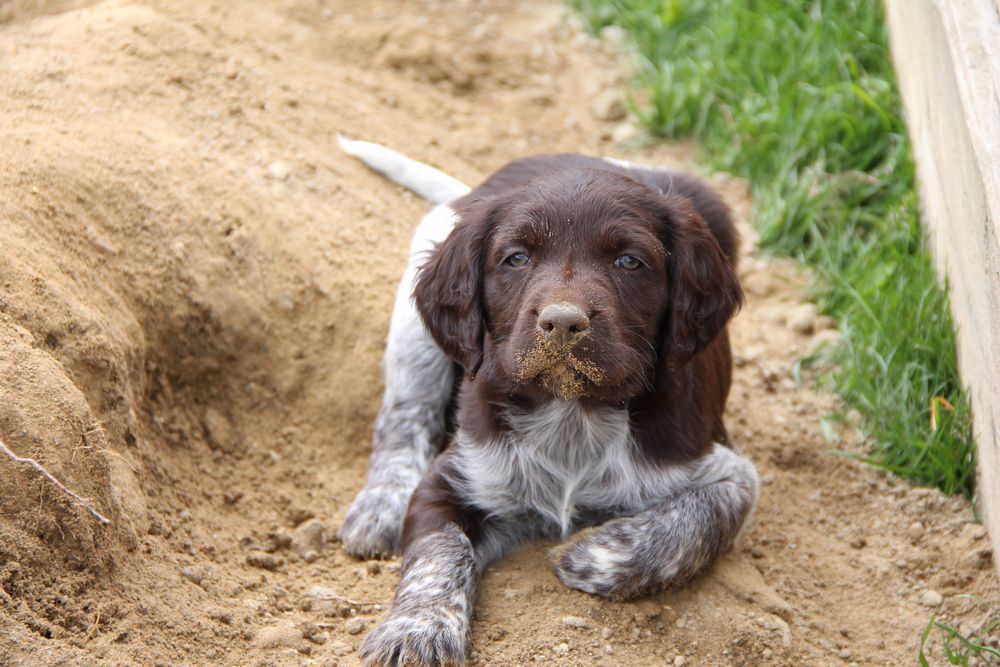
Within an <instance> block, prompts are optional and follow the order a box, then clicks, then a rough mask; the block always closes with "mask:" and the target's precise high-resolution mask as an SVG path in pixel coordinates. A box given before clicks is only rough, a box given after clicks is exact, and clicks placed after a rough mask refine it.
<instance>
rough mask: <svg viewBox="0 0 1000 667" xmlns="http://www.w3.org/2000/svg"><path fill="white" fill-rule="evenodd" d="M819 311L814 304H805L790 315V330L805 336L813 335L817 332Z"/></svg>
mask: <svg viewBox="0 0 1000 667" xmlns="http://www.w3.org/2000/svg"><path fill="white" fill-rule="evenodd" d="M818 315H819V311H818V310H817V308H816V304H814V303H804V304H802V305H801V306H798V307H796V308H794V309H793V310H792V311H791V312H790V313H788V320H787V321H788V328H789V329H791V330H792V331H794V332H795V333H798V334H802V335H803V336H809V335H812V333H813V332H814V331H815V330H816V317H817V316H818Z"/></svg>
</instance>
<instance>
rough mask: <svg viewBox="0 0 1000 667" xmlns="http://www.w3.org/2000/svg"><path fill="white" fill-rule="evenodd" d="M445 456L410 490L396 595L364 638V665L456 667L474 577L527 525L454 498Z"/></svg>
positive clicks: (464, 644) (465, 643) (468, 619)
mask: <svg viewBox="0 0 1000 667" xmlns="http://www.w3.org/2000/svg"><path fill="white" fill-rule="evenodd" d="M446 457H447V454H445V455H443V456H442V458H441V459H439V460H438V462H437V463H436V464H435V467H434V469H433V470H432V471H431V472H430V473H429V474H428V475H427V476H426V477H425V478H424V480H423V481H422V482H421V483H420V486H419V487H418V488H417V490H416V492H415V493H414V495H413V501H412V502H411V503H410V509H409V512H408V513H407V517H406V528H405V530H404V542H405V553H404V556H403V566H402V568H401V570H400V581H399V587H398V588H397V589H396V598H395V600H394V601H393V603H392V607H391V608H390V609H389V611H388V613H387V614H386V616H385V618H384V619H383V620H382V622H381V623H380V624H379V625H378V626H377V627H376V628H375V629H374V630H372V632H371V633H370V634H369V635H368V636H367V637H366V638H365V641H364V643H363V644H362V645H361V649H360V650H359V654H360V656H361V657H362V659H363V660H364V663H365V665H368V666H371V665H386V666H396V665H408V666H415V667H416V666H431V665H434V666H437V665H462V664H464V663H465V654H466V651H467V650H468V645H469V630H470V625H471V620H472V611H473V606H474V604H475V598H476V589H477V587H478V582H479V577H480V576H481V574H482V571H483V569H484V568H485V567H486V565H487V564H488V563H489V562H491V561H492V560H494V559H495V558H497V557H498V556H499V555H500V554H501V552H502V551H503V550H504V549H505V548H506V547H507V546H510V545H511V544H513V543H514V542H516V541H519V540H520V539H523V538H524V537H527V536H528V533H527V531H528V526H526V525H523V524H522V525H518V526H511V525H501V524H499V523H496V522H493V521H491V520H489V519H487V518H486V517H485V516H483V515H481V514H480V513H477V512H475V511H473V510H470V509H469V508H468V507H467V506H466V505H465V504H464V503H462V502H460V500H459V499H458V497H457V495H456V494H455V492H454V491H453V490H452V487H451V484H450V482H448V481H447V479H446V476H445V475H444V474H443V473H442V469H443V468H444V467H446V466H447V465H448V464H447V461H446V460H444V459H446Z"/></svg>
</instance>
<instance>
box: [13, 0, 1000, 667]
mask: <svg viewBox="0 0 1000 667" xmlns="http://www.w3.org/2000/svg"><path fill="white" fill-rule="evenodd" d="M457 6H461V9H460V10H458V9H456V7H457ZM0 53H2V58H3V59H2V61H0V63H2V65H0V67H2V72H3V74H2V76H0V135H2V136H3V137H4V150H3V151H0V248H2V252H0V439H2V440H3V442H5V443H6V445H7V446H9V447H10V449H11V450H12V451H14V452H16V453H17V454H18V455H20V456H25V457H31V458H33V459H36V460H37V461H39V462H40V463H41V464H43V465H44V466H45V467H46V468H47V469H48V470H49V471H51V472H52V473H53V474H54V475H56V476H57V477H58V478H59V479H60V480H61V481H63V482H64V483H65V484H66V485H67V486H68V487H69V488H71V489H73V490H74V491H75V492H77V493H78V494H80V495H81V496H84V497H86V498H88V499H90V500H91V501H92V502H93V504H94V506H95V507H96V508H97V509H98V510H99V511H100V512H101V513H102V514H105V515H107V516H108V517H109V518H110V519H111V520H112V525H111V526H102V525H101V524H99V523H98V522H97V521H95V520H94V519H93V517H91V516H90V515H89V514H87V512H86V511H85V510H84V509H83V508H82V507H80V506H79V505H78V504H75V503H73V502H72V501H71V499H69V498H68V497H67V496H65V495H64V494H62V493H61V492H59V491H58V490H57V489H55V488H54V487H53V486H52V485H51V484H49V483H48V482H46V481H45V480H43V479H41V478H40V477H39V476H38V475H37V474H36V473H35V472H34V471H33V470H32V469H31V468H29V467H28V466H26V465H24V464H18V463H15V462H13V461H10V460H9V459H7V458H5V457H3V456H0V498H2V504H0V665H8V664H9V665H21V664H30V663H34V664H72V665H78V664H84V665H87V664H101V665H104V664H181V663H184V664H198V665H201V664H226V665H246V664H300V663H305V664H330V665H332V664H337V663H338V662H339V663H340V664H354V663H355V662H356V658H355V656H354V653H353V651H354V649H355V648H356V646H357V644H358V643H359V642H360V638H361V637H362V636H363V634H361V633H360V629H361V628H364V627H370V626H371V624H372V623H373V622H375V620H377V617H378V615H379V614H380V612H381V611H382V605H384V604H386V603H387V602H388V601H389V600H390V599H391V595H392V590H393V588H394V585H395V570H396V569H398V563H394V562H389V563H382V564H378V563H369V564H365V563H359V562H357V561H354V560H352V559H350V558H349V557H347V556H346V555H344V554H343V553H341V552H340V550H339V549H338V548H337V545H336V544H331V543H330V536H331V535H332V534H334V533H335V530H336V527H337V526H338V525H339V521H340V519H341V518H342V516H343V512H344V511H345V509H346V506H347V503H348V502H349V501H350V499H351V498H352V496H353V494H354V492H355V491H356V490H357V489H358V488H359V487H360V485H361V483H362V481H363V476H364V469H365V464H366V460H367V452H368V442H369V439H370V428H371V423H372V420H373V418H374V415H375V411H376V409H377V406H378V402H379V397H380V389H381V386H380V379H379V372H378V360H379V358H380V356H381V349H382V344H383V337H384V335H385V330H386V327H387V322H388V315H389V307H390V303H391V299H392V295H393V292H394V289H395V282H396V280H397V279H398V275H399V274H400V272H401V270H402V267H403V263H404V259H405V257H404V255H405V252H406V248H407V244H408V240H409V234H410V232H411V230H412V228H413V226H414V224H415V222H416V220H417V219H418V218H419V216H420V215H422V213H423V211H424V210H425V208H426V205H425V204H424V203H423V202H421V201H419V200H417V199H416V198H414V197H413V196H412V195H410V194H408V193H405V192H402V191H401V190H399V189H398V188H396V187H394V186H391V185H388V184H387V183H385V182H384V181H382V180H381V179H380V178H379V177H377V176H376V175H374V174H372V173H370V172H368V171H366V170H365V169H364V168H363V167H362V166H360V165H359V164H357V163H355V162H353V161H351V160H350V159H348V158H346V157H345V156H343V155H342V154H341V153H340V152H339V150H338V149H337V147H336V140H335V136H336V133H337V132H345V133H347V134H349V135H353V136H356V137H361V138H367V139H372V140H377V141H380V142H382V143H386V144H389V145H391V146H393V147H395V148H398V149H400V150H402V151H404V152H407V153H409V154H411V155H413V156H415V157H417V158H419V159H422V160H425V161H428V162H432V163H433V164H435V165H436V166H439V167H441V168H443V169H445V170H447V171H449V172H450V173H452V174H454V175H456V176H458V177H459V178H463V179H465V180H467V181H469V182H474V181H476V180H477V179H479V178H481V177H483V176H484V175H485V174H487V173H489V171H491V170H492V169H495V168H496V167H498V166H500V165H501V164H503V162H505V161H506V160H509V159H513V158H515V157H518V156H521V155H524V154H527V153H530V152H538V151H555V150H578V151H586V152H592V153H596V154H602V153H603V154H608V153H613V154H618V155H622V156H623V157H628V158H630V159H636V160H647V161H656V162H660V163H664V162H676V160H677V159H678V158H681V157H683V155H682V152H681V151H679V150H673V151H666V150H664V149H643V148H641V147H636V148H633V149H631V150H625V148H624V147H623V146H621V145H620V144H615V143H613V142H612V141H611V140H610V139H611V138H612V137H614V138H615V139H622V138H624V137H626V136H627V135H629V134H631V133H632V132H631V130H630V127H629V126H628V125H627V124H626V125H622V126H614V125H612V124H610V123H609V122H606V121H600V120H598V119H597V118H595V114H596V115H597V116H601V117H608V116H611V117H614V116H615V113H612V112H609V111H608V109H606V108H598V109H594V108H593V104H592V103H591V100H594V99H596V98H598V97H600V96H599V93H602V92H603V91H606V90H609V89H614V87H615V86H616V85H617V84H618V80H619V78H620V75H619V74H618V72H619V69H618V67H619V65H618V64H616V63H617V61H616V59H615V57H614V56H613V54H612V53H611V51H610V49H609V48H608V47H603V46H600V45H598V44H597V43H596V42H594V41H593V40H590V39H589V38H585V37H583V36H581V35H579V33H578V31H577V30H575V29H574V28H572V27H571V26H570V25H568V24H567V23H566V22H565V21H564V20H563V18H562V15H561V10H560V8H559V7H558V6H557V5H554V4H549V3H531V4H530V6H527V5H525V4H522V3H514V2H513V1H512V0H510V1H506V2H495V3H490V4H488V5H478V4H467V3H454V2H443V1H442V2H431V1H428V2H420V3H403V2H390V1H389V0H375V1H374V2H360V0H359V1H356V2H349V1H345V2H338V3H336V4H328V3H322V2H302V1H297V0H286V1H282V0H268V1H267V2H259V3H219V4H213V3H197V2H189V1H186V0H185V1H181V2H141V3H130V2H122V1H109V2H78V3H73V2H42V1H39V0H35V1H30V0H24V1H15V2H10V3H6V4H4V5H3V7H0ZM717 184H718V185H719V187H721V188H723V189H724V190H725V191H726V193H727V196H728V197H729V198H730V199H731V200H732V201H733V202H734V203H736V204H738V205H739V207H740V213H741V215H743V216H744V217H745V215H746V206H747V203H746V202H747V200H746V192H745V189H744V188H743V187H742V186H741V185H740V184H739V183H735V182H732V181H726V180H724V179H720V180H718V182H717ZM744 274H745V275H744V280H745V282H746V284H747V286H748V291H749V293H750V295H751V303H750V306H749V307H748V309H747V311H746V313H745V314H744V315H743V316H741V319H740V321H739V322H738V324H737V329H736V332H735V340H736V345H737V349H738V350H741V352H740V354H741V356H740V364H741V366H740V368H739V369H738V371H737V385H736V388H735V389H734V394H733V411H732V417H731V423H732V430H733V431H734V433H735V434H736V436H737V438H738V439H739V440H740V441H741V442H742V443H743V445H744V446H745V447H746V448H747V450H748V451H749V452H750V454H751V455H752V456H753V457H754V459H755V460H756V461H757V462H758V463H759V465H760V466H761V469H762V472H763V473H764V475H765V481H766V482H767V486H766V487H765V496H764V500H763V502H762V505H761V509H760V511H759V513H758V519H757V524H756V527H755V528H754V529H753V531H751V533H750V535H749V536H748V538H747V543H746V546H745V547H744V548H743V549H742V550H741V551H739V552H738V553H736V554H734V555H733V557H732V558H730V559H729V560H727V561H725V562H724V563H723V564H722V565H721V566H720V567H719V568H718V569H717V571H716V572H715V573H713V574H712V575H711V576H710V577H707V578H705V579H704V580H703V581H701V582H699V583H697V584H695V585H694V586H692V587H689V588H687V589H684V590H682V591H679V592H675V593H670V594H664V595H662V596H657V597H656V598H654V599H652V600H647V601H643V602H640V603H636V604H624V605H622V604H610V603H605V602H601V601H598V600H594V599H592V598H589V597H587V596H583V595H581V594H578V593H575V592H571V591H568V590H565V589H563V588H562V587H561V586H559V585H558V582H557V580H556V579H555V577H554V575H553V574H552V573H551V572H550V571H549V570H548V568H547V566H546V565H545V558H544V553H545V552H544V549H545V545H537V546H534V547H530V548H527V549H525V550H523V551H521V552H519V553H517V554H515V555H514V556H512V557H511V558H509V559H507V560H505V561H503V562H502V563H501V564H498V565H497V567H495V568H493V569H492V570H491V571H490V572H489V573H488V575H487V577H486V580H485V582H484V585H483V594H482V598H481V603H480V608H479V612H478V620H477V625H476V645H475V651H476V656H475V658H476V659H477V660H478V661H479V662H480V663H482V664H490V665H504V664H509V665H519V664H524V663H525V662H527V661H529V660H541V661H542V662H543V663H548V662H564V663H566V664H622V665H625V664H653V663H654V662H656V661H658V662H663V661H665V660H673V659H674V656H675V655H676V654H684V655H686V656H687V657H688V660H689V663H688V664H758V663H759V661H760V660H761V659H763V658H762V656H767V657H769V659H771V660H772V661H773V662H774V663H775V664H803V661H804V660H805V661H808V662H809V664H827V663H829V664H837V663H839V662H842V661H843V660H847V661H848V662H849V661H850V660H856V661H857V662H858V663H859V664H901V663H900V662H899V660H901V659H902V658H901V657H902V656H906V657H907V658H909V657H911V656H912V651H913V646H914V643H915V642H916V641H917V638H918V636H919V628H920V627H921V626H922V624H923V623H924V622H926V619H927V618H928V616H929V613H930V609H929V608H927V607H921V606H920V598H921V595H922V594H923V592H924V590H925V589H926V588H927V587H929V586H933V587H935V588H937V590H939V591H940V592H941V593H943V594H944V595H945V596H946V598H947V599H946V602H945V605H946V609H947V611H948V612H949V613H951V614H952V615H954V616H955V617H958V618H961V619H967V620H968V622H970V623H971V622H973V621H974V620H975V619H976V618H977V617H976V616H975V614H974V610H973V609H972V608H971V607H970V606H969V605H966V604H965V603H964V602H962V601H961V600H958V599H955V598H953V597H951V596H953V595H954V594H955V593H958V592H963V591H969V590H971V591H976V592H978V593H980V594H983V595H987V596H995V588H993V585H992V579H991V576H990V570H989V552H988V547H987V546H986V542H985V541H984V540H983V539H982V536H981V535H980V533H979V531H978V529H977V528H976V527H975V526H972V525H971V524H970V523H969V522H970V521H971V516H970V514H969V512H968V509H967V508H966V507H965V506H964V505H963V504H962V503H960V502H958V501H946V500H943V499H940V498H939V497H938V496H937V495H936V494H934V493H930V492H924V491H914V490H910V489H908V488H906V487H905V486H900V485H894V484H893V483H892V482H891V481H887V480H885V479H883V478H882V477H879V476H875V475H873V474H871V473H867V472H863V471H859V470H858V469H857V468H856V467H854V466H853V465H851V464H848V463H844V462H842V461H837V460H833V459H830V458H825V457H822V456H821V455H820V454H821V453H822V452H823V451H824V450H826V449H830V448H832V447H833V445H831V444H830V443H828V442H827V441H826V440H824V439H823V436H822V433H823V432H827V435H829V433H828V431H829V429H826V431H824V430H823V429H821V427H820V420H821V418H822V417H823V416H824V415H825V414H827V413H828V412H829V411H831V410H833V409H835V408H836V406H835V404H834V403H833V402H832V401H831V400H830V399H828V398H824V397H820V396H816V395H814V394H811V393H810V392H808V391H807V390H806V389H804V388H803V387H801V386H798V385H796V384H795V383H794V382H793V381H792V380H791V373H790V369H791V368H792V365H793V364H794V362H795V360H796V359H798V357H799V356H801V355H802V354H803V353H805V351H807V350H808V349H809V346H810V345H812V344H814V342H815V339H816V338H817V336H815V335H814V336H812V337H809V336H805V335H803V334H799V333H796V332H795V331H793V330H792V329H791V328H790V327H789V326H786V324H787V323H788V322H789V319H790V315H789V314H790V313H793V312H799V311H796V309H799V308H800V305H799V302H800V298H799V297H798V296H797V293H796V291H795V289H796V288H795V278H794V274H793V273H792V272H791V271H790V270H789V269H788V268H787V267H785V268H782V267H775V266H774V265H773V264H771V263H769V262H766V261H764V260H762V259H757V258H753V257H751V258H750V260H749V261H748V262H746V264H745V268H744ZM799 314H801V313H800V312H799ZM818 329H822V326H819V327H818ZM840 430H841V433H840V435H839V436H838V437H843V438H844V442H843V443H842V444H840V445H837V446H841V447H856V446H857V444H856V442H855V440H856V438H855V437H854V436H853V434H852V433H851V432H850V429H848V428H841V429H840ZM890 486H891V487H892V488H891V489H890V488H889V487H890ZM317 521H319V523H316V522H317ZM851 545H860V546H856V547H853V546H851ZM956 562H957V563H961V566H960V567H959V568H958V569H956V568H955V566H954V563H956ZM900 563H902V564H900ZM872 586H877V588H878V591H879V595H878V596H876V597H877V598H878V599H873V596H872V595H871V587H872ZM317 587H321V588H317ZM331 591H332V595H335V596H340V597H331ZM340 598H349V599H340ZM963 605H965V606H963ZM567 615H570V616H574V617H577V618H578V619H579V618H583V619H586V627H580V625H581V624H580V623H576V622H574V623H575V624H573V623H569V624H567V623H565V622H564V619H563V617H564V616H567ZM896 617H898V618H899V623H898V626H894V627H892V628H885V627H883V626H884V623H885V620H886V619H887V618H896ZM969 619H971V620H969ZM603 628H607V629H606V630H604V629H603ZM880 642H881V643H880ZM564 645H565V648H564ZM845 652H846V653H845ZM848 654H850V655H853V656H854V657H853V658H850V659H848V658H849V657H850V656H849V655H848ZM844 656H846V657H844Z"/></svg>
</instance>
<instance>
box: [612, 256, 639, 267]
mask: <svg viewBox="0 0 1000 667" xmlns="http://www.w3.org/2000/svg"><path fill="white" fill-rule="evenodd" d="M615 266H619V267H621V268H623V269H629V270H632V269H638V268H639V267H640V266H642V262H640V261H639V260H638V259H636V258H635V257H633V256H632V255H622V256H621V257H619V258H618V259H616V260H615Z"/></svg>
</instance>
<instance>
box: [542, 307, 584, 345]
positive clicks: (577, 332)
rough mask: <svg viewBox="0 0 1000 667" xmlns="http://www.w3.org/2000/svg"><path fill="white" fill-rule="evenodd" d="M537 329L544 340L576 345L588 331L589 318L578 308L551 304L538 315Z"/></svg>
mask: <svg viewBox="0 0 1000 667" xmlns="http://www.w3.org/2000/svg"><path fill="white" fill-rule="evenodd" d="M538 328H539V330H540V331H541V332H542V334H544V335H545V337H546V338H549V339H550V340H553V341H555V342H558V343H562V344H567V343H576V342H577V341H578V340H580V339H581V338H583V337H584V336H586V335H587V333H588V332H589V331H590V318H589V317H587V313H585V312H583V308H580V307H579V306H574V305H573V304H570V303H553V304H550V305H548V306H545V308H543V309H542V312H541V313H539V314H538Z"/></svg>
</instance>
